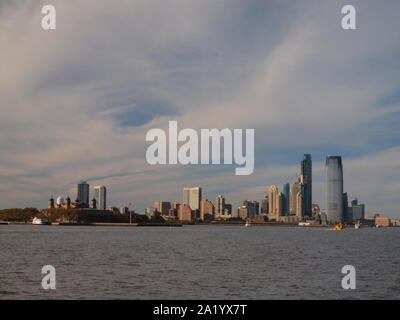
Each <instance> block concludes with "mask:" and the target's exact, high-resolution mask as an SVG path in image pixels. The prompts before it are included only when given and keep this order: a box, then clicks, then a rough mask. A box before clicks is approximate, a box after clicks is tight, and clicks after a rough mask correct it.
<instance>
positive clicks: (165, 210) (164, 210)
mask: <svg viewBox="0 0 400 320" xmlns="http://www.w3.org/2000/svg"><path fill="white" fill-rule="evenodd" d="M153 208H154V209H156V210H157V211H158V212H160V214H161V215H162V216H168V215H169V210H170V209H171V202H168V201H156V202H154V204H153Z"/></svg>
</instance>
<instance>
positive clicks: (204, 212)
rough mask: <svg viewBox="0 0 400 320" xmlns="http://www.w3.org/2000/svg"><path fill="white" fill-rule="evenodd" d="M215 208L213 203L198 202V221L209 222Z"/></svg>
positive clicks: (206, 201) (208, 201)
mask: <svg viewBox="0 0 400 320" xmlns="http://www.w3.org/2000/svg"><path fill="white" fill-rule="evenodd" d="M214 214H215V208H214V205H213V203H212V202H211V201H210V200H208V199H205V200H201V201H200V220H202V221H204V220H211V219H213V218H214Z"/></svg>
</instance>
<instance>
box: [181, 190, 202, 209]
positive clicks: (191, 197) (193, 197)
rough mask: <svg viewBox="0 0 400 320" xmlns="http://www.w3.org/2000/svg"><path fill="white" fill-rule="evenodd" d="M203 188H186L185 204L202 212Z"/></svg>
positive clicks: (184, 194) (184, 193) (184, 192)
mask: <svg viewBox="0 0 400 320" xmlns="http://www.w3.org/2000/svg"><path fill="white" fill-rule="evenodd" d="M200 201H201V188H200V187H194V188H184V189H183V204H186V205H188V206H189V207H190V209H192V210H200Z"/></svg>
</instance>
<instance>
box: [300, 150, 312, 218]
mask: <svg viewBox="0 0 400 320" xmlns="http://www.w3.org/2000/svg"><path fill="white" fill-rule="evenodd" d="M301 175H302V176H303V179H304V181H303V183H304V199H303V200H304V204H303V206H304V215H306V216H311V215H312V161H311V155H310V154H305V155H304V158H303V160H302V161H301Z"/></svg>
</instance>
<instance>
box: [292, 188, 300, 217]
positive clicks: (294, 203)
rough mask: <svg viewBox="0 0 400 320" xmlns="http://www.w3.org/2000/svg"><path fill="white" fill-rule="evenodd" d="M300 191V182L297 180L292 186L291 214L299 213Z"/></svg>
mask: <svg viewBox="0 0 400 320" xmlns="http://www.w3.org/2000/svg"><path fill="white" fill-rule="evenodd" d="M298 192H299V182H298V181H296V182H294V183H293V184H292V187H291V188H290V214H291V215H296V214H297V194H298Z"/></svg>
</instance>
